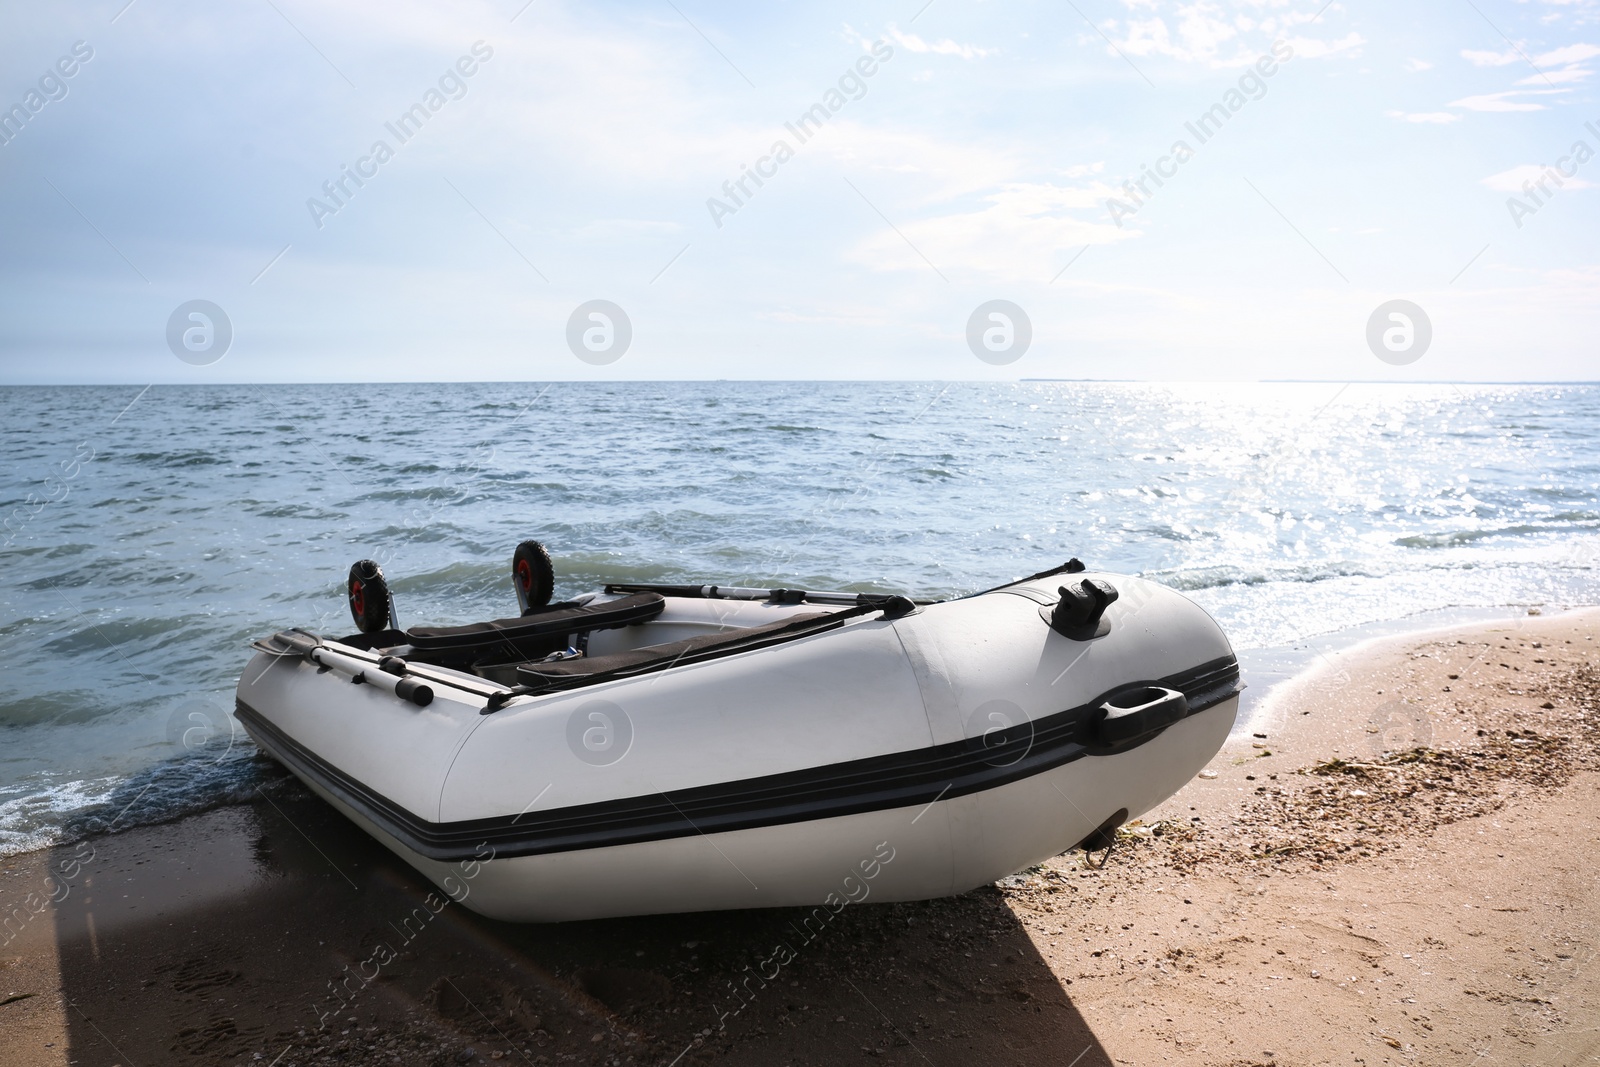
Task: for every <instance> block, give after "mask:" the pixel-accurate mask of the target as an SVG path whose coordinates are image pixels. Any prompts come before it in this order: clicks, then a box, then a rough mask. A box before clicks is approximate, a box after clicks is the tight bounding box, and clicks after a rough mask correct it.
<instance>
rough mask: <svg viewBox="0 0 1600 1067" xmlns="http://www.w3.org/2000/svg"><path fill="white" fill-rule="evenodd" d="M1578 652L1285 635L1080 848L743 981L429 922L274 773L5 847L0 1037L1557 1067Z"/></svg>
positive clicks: (1595, 670) (575, 930)
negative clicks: (1195, 768)
mask: <svg viewBox="0 0 1600 1067" xmlns="http://www.w3.org/2000/svg"><path fill="white" fill-rule="evenodd" d="M1316 641H1317V639H1315V638H1314V639H1312V640H1311V641H1310V642H1308V643H1307V644H1308V645H1314V644H1315V643H1316ZM1597 649H1600V608H1586V609H1577V610H1573V611H1567V612H1563V613H1561V614H1552V615H1539V616H1526V615H1524V616H1520V617H1510V618H1502V619H1499V620H1498V621H1494V620H1491V621H1487V622H1476V623H1467V624H1460V623H1447V624H1445V625H1441V626H1431V627H1424V628H1420V629H1415V630H1411V631H1408V632H1406V633H1403V634H1400V635H1381V634H1380V635H1373V636H1368V637H1364V638H1363V639H1361V640H1358V641H1355V642H1351V643H1347V644H1345V645H1344V646H1343V647H1341V648H1335V649H1322V650H1315V649H1313V650H1312V651H1311V652H1310V653H1309V655H1310V656H1311V657H1312V658H1314V659H1315V660H1316V663H1315V665H1314V666H1313V667H1312V668H1311V669H1309V670H1304V671H1300V672H1299V673H1297V674H1295V676H1294V677H1293V678H1292V679H1290V680H1288V681H1285V682H1283V683H1282V684H1278V685H1274V686H1271V687H1270V689H1267V691H1265V692H1263V693H1261V694H1260V695H1259V697H1258V699H1257V700H1256V701H1255V703H1254V705H1253V706H1252V708H1251V711H1250V714H1249V717H1248V719H1246V717H1245V716H1244V714H1243V713H1241V724H1242V726H1244V725H1248V726H1249V727H1250V729H1243V728H1236V729H1235V731H1234V732H1233V734H1232V735H1231V736H1230V738H1229V740H1228V742H1227V743H1226V744H1225V745H1224V747H1223V749H1222V751H1221V752H1220V753H1219V754H1218V756H1217V757H1216V758H1215V759H1214V760H1213V761H1212V762H1211V764H1210V765H1209V766H1208V768H1207V771H1206V774H1207V775H1209V777H1202V778H1198V779H1196V780H1194V781H1192V782H1190V783H1189V784H1188V785H1187V786H1185V787H1184V789H1183V790H1181V791H1180V792H1179V793H1178V794H1177V795H1176V796H1175V797H1174V798H1172V799H1171V800H1169V801H1167V802H1166V803H1165V804H1163V805H1161V806H1160V807H1158V808H1157V809H1156V810H1154V811H1152V812H1150V813H1148V814H1146V815H1145V816H1144V817H1143V818H1142V819H1141V820H1138V821H1137V822H1136V823H1135V824H1133V825H1131V826H1129V827H1127V828H1125V829H1124V831H1123V832H1122V833H1121V834H1120V835H1119V841H1118V844H1117V846H1116V847H1115V848H1114V849H1113V850H1112V852H1111V853H1110V855H1109V856H1108V857H1107V858H1106V863H1105V865H1104V866H1103V867H1101V866H1094V865H1091V864H1089V863H1088V862H1086V860H1085V859H1084V857H1082V855H1081V854H1077V853H1073V854H1068V855H1064V856H1061V857H1057V858H1056V859H1053V860H1050V861H1048V862H1047V863H1045V864H1041V865H1039V866H1038V867H1036V868H1032V869H1030V870H1029V871H1026V872H1021V873H1019V875H1016V876H1013V877H1012V878H1009V879H1006V880H1005V881H1004V882H1003V883H1002V884H1001V885H999V886H996V887H986V888H984V889H980V890H976V891H974V892H972V893H968V894H965V895H963V896H961V897H956V898H949V899H945V900H936V901H929V902H924V903H916V904H888V905H878V906H876V907H855V908H847V909H845V910H844V911H842V912H841V913H840V914H839V915H838V916H837V918H836V919H835V921H834V922H833V923H832V924H831V925H830V927H829V928H828V929H827V930H825V931H823V932H822V933H821V934H820V935H819V936H818V937H817V938H816V940H815V942H814V943H808V944H806V945H804V946H802V947H801V948H800V949H799V951H798V952H796V953H794V957H795V958H794V959H793V960H792V961H786V963H785V966H784V967H782V968H780V969H779V972H778V973H776V974H771V973H768V974H767V975H765V976H761V975H758V974H757V973H756V972H757V971H758V970H760V969H761V968H762V964H763V961H767V960H770V959H771V958H772V953H773V949H772V946H773V945H775V944H778V943H780V942H782V941H783V939H784V938H785V937H789V938H790V940H792V935H788V934H786V933H785V930H786V929H787V928H788V924H789V923H790V922H791V921H792V920H793V918H794V914H793V913H791V912H789V911H774V912H741V913H724V914H696V915H682V916H660V917H652V918H644V919H627V920H614V921H607V922H590V923H573V924H563V925H560V926H545V927H519V926H514V925H510V924H503V923H495V922H491V921H488V920H484V919H481V918H479V917H477V916H475V915H472V914H471V913H469V912H467V911H465V909H463V908H461V907H459V906H458V905H455V904H452V903H443V904H442V905H440V906H438V907H437V909H436V910H435V907H434V906H433V905H430V904H428V903H426V902H427V900H428V896H429V894H430V892H432V887H431V886H430V885H428V884H427V883H425V882H423V881H422V880H421V879H420V877H419V876H417V875H416V874H415V873H414V872H412V871H411V870H410V869H409V868H408V867H406V866H405V865H404V864H403V863H401V862H400V861H398V860H397V859H395V858H394V857H393V856H391V855H390V854H389V853H388V852H387V851H385V850H384V849H382V848H381V847H380V846H378V845H377V844H376V843H375V842H373V841H372V840H371V839H369V838H367V837H366V835H365V834H363V833H361V832H360V831H359V830H357V829H355V828H354V827H353V826H352V825H351V824H349V823H348V822H346V821H345V820H343V819H342V818H340V817H339V816H337V815H336V814H334V813H333V812H332V810H331V809H329V808H327V807H326V806H325V805H323V804H321V802H319V801H317V800H315V799H314V798H312V797H310V796H309V794H307V793H306V792H305V791H304V790H303V789H300V788H298V787H297V786H296V787H294V788H288V787H286V788H284V789H282V790H272V791H269V792H268V793H263V794H262V795H261V797H260V798H259V799H257V800H256V801H255V802H253V803H250V804H245V805H238V806H231V807H224V808H219V809H213V810H211V811H208V812H204V813H202V814H199V815H193V816H188V817H185V818H183V819H180V820H177V821H173V822H167V823H162V824H156V825H150V826H139V827H134V828H131V829H128V830H126V831H122V832H120V833H117V834H115V835H112V836H108V837H101V838H95V839H91V840H90V841H87V842H82V843H80V844H79V845H76V846H74V845H67V846H58V847H56V848H53V849H48V850H44V851H37V852H31V853H22V854H18V855H14V856H11V857H7V858H5V859H4V860H0V914H3V915H5V916H11V917H12V918H11V919H10V920H8V925H7V928H6V930H5V932H4V934H3V935H0V1025H4V1026H5V1028H6V1031H7V1033H8V1035H12V1036H11V1038H10V1040H9V1043H10V1044H11V1046H12V1049H11V1050H10V1054H11V1055H13V1056H15V1057H17V1058H16V1059H15V1061H14V1062H16V1063H17V1064H19V1065H33V1064H51V1065H55V1064H66V1063H68V1062H69V1061H75V1062H76V1063H79V1064H120V1065H122V1067H132V1065H133V1064H141V1063H147V1062H174V1063H196V1064H199V1063H207V1064H209V1063H218V1064H222V1063H228V1064H233V1063H267V1064H270V1063H273V1062H274V1057H278V1058H279V1059H278V1067H288V1065H290V1064H320V1063H334V1062H340V1063H351V1062H358V1063H393V1062H403V1063H407V1064H409V1063H424V1064H439V1065H444V1064H452V1063H462V1064H466V1063H478V1062H484V1063H488V1062H497V1061H503V1060H505V1059H507V1058H510V1059H512V1060H514V1061H516V1062H528V1063H534V1064H543V1063H558V1062H580V1063H617V1064H619V1065H620V1064H630V1063H631V1064H666V1063H670V1062H674V1058H675V1057H681V1058H680V1059H678V1060H677V1061H676V1062H678V1063H681V1064H685V1065H687V1064H691V1063H712V1062H720V1061H723V1060H726V1061H728V1062H739V1063H753V1064H766V1063H772V1064H779V1063H830V1064H831V1063H838V1062H843V1061H845V1060H853V1059H855V1058H857V1057H861V1058H875V1059H884V1060H887V1061H889V1062H893V1063H906V1064H911V1063H925V1062H930V1061H931V1062H936V1063H942V1062H946V1061H949V1060H952V1059H953V1058H955V1057H957V1056H959V1057H960V1058H962V1059H967V1060H971V1061H973V1062H975V1063H990V1062H993V1063H1007V1064H1012V1063H1028V1064H1032V1063H1039V1064H1045V1063H1052V1064H1060V1063H1064V1062H1071V1061H1073V1057H1074V1056H1079V1055H1081V1056H1082V1059H1081V1060H1079V1061H1077V1062H1078V1063H1079V1065H1080V1067H1090V1065H1099V1064H1106V1063H1116V1064H1153V1063H1161V1062H1164V1061H1170V1062H1175V1063H1176V1062H1182V1063H1186V1064H1189V1063H1193V1064H1216V1065H1218V1067H1224V1065H1227V1067H1236V1065H1243V1064H1268V1063H1271V1064H1300V1063H1306V1064H1310V1063H1353V1062H1363V1063H1368V1064H1373V1063H1396V1064H1401V1063H1417V1062H1423V1063H1426V1062H1441V1061H1445V1060H1452V1061H1453V1060H1456V1059H1469V1058H1471V1057H1472V1056H1473V1055H1485V1056H1487V1057H1488V1058H1489V1060H1490V1061H1491V1062H1494V1061H1498V1062H1504V1063H1527V1062H1552V1063H1555V1062H1577V1061H1578V1059H1579V1058H1580V1057H1581V1056H1583V1055H1586V1054H1590V1053H1592V1052H1593V1051H1594V1050H1595V1048H1596V1043H1595V1042H1593V1041H1592V1042H1590V1043H1589V1044H1587V1045H1585V1044H1584V1042H1585V1041H1588V1040H1589V1038H1590V1036H1592V1035H1586V1034H1584V1033H1582V1032H1581V1031H1570V1032H1569V1031H1568V1024H1569V1023H1571V1022H1573V1021H1574V1019H1575V1015H1574V1009H1575V1008H1581V1007H1582V1006H1585V1005H1586V1006H1587V1010H1588V1011H1589V1012H1590V1013H1592V1012H1593V1010H1594V1005H1596V1004H1600V976H1597V975H1596V974H1594V973H1590V972H1589V971H1586V970H1585V969H1584V966H1583V965H1584V964H1585V963H1586V962H1588V961H1589V960H1590V959H1592V958H1594V956H1595V952H1596V945H1597V943H1600V941H1597V939H1600V901H1597V899H1596V898H1597V894H1595V893H1594V892H1593V890H1594V889H1595V888H1596V885H1595V882H1596V879H1595V876H1594V875H1593V874H1592V873H1590V871H1589V870H1588V869H1587V868H1588V859H1587V857H1589V856H1592V855H1593V854H1594V853H1595V851H1596V848H1597V845H1600V762H1597V760H1600V734H1597V731H1600V708H1597V707H1596V705H1597V704H1600V651H1597ZM1536 661H1539V662H1536ZM1502 664H1503V666H1502ZM1258 734H1264V735H1265V736H1264V737H1258V736H1255V735H1258ZM85 846H87V848H85ZM51 874H53V875H54V877H55V879H56V881H55V882H54V883H51V882H47V881H46V878H47V876H48V875H51ZM51 884H54V885H56V886H57V887H58V888H57V889H56V890H54V891H47V892H45V893H44V896H43V898H41V897H40V896H39V894H40V892H41V890H42V889H44V888H45V887H46V886H49V885H51ZM29 892H32V893H34V894H35V896H34V897H33V898H32V900H31V902H30V901H29V899H28V898H27V894H28V893H29ZM57 895H59V897H60V899H50V898H51V897H54V896H57ZM1486 898H1487V899H1486ZM434 899H435V902H437V901H438V898H437V895H435V898H434ZM41 900H43V903H42V904H41ZM868 903H870V901H869V902H868ZM419 906H422V908H423V911H422V913H420V914H419V913H418V911H417V909H418V907H419ZM19 908H21V909H22V912H21V913H22V914H23V915H24V916H25V918H24V919H23V920H20V921H19V920H17V919H16V916H17V915H18V914H19V910H18V909H19ZM408 919H409V922H410V925H408ZM402 930H404V931H407V932H414V936H412V937H409V938H406V937H403V935H402V933H401V931H402ZM380 945H382V946H385V947H387V948H388V949H390V950H391V952H392V955H393V958H392V959H391V960H386V961H385V962H384V963H383V964H382V965H378V966H375V965H374V964H373V961H374V960H375V959H378V958H380V955H381V954H379V951H378V950H379V946H380ZM369 972H375V973H369ZM741 989H742V990H743V992H740V990H741ZM319 1020H321V1021H322V1022H323V1023H324V1024H325V1025H324V1026H323V1027H322V1028H321V1029H319V1028H318V1021H319ZM1595 1041H1600V1038H1597V1039H1595ZM468 1050H470V1051H471V1055H468V1054H467V1053H468ZM958 1050H959V1051H958ZM1485 1050H1487V1051H1485ZM258 1054H259V1055H260V1057H261V1058H260V1059H259V1060H258V1059H255V1058H254V1057H256V1056H257V1055H258ZM497 1054H498V1055H497Z"/></svg>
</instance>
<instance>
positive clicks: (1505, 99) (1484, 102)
mask: <svg viewBox="0 0 1600 1067" xmlns="http://www.w3.org/2000/svg"><path fill="white" fill-rule="evenodd" d="M1566 91H1567V90H1565V89H1511V90H1508V91H1506V92H1503V93H1485V94H1483V95H1481V96H1467V97H1462V98H1461V99H1460V100H1452V101H1450V106H1451V107H1460V108H1465V109H1467V110H1468V111H1493V112H1500V111H1544V110H1546V108H1545V106H1544V105H1543V104H1540V103H1535V102H1534V101H1532V100H1522V99H1519V98H1520V97H1524V96H1552V95H1555V94H1557V93H1564V92H1566Z"/></svg>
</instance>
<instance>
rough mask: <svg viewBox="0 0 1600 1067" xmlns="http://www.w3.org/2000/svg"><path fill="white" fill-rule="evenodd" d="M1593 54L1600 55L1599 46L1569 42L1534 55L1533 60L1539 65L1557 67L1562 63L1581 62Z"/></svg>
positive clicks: (1592, 56) (1590, 57) (1591, 57)
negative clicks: (1563, 45) (1552, 49)
mask: <svg viewBox="0 0 1600 1067" xmlns="http://www.w3.org/2000/svg"><path fill="white" fill-rule="evenodd" d="M1595 56H1600V47H1597V46H1595V45H1592V44H1569V45H1566V46H1565V47H1562V48H1557V49H1555V50H1554V51H1552V52H1545V53H1543V54H1542V55H1537V56H1534V57H1533V61H1534V62H1535V63H1537V64H1538V65H1539V66H1541V67H1558V66H1561V65H1562V64H1564V63H1581V62H1583V61H1584V60H1585V59H1593V58H1594V57H1595Z"/></svg>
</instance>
